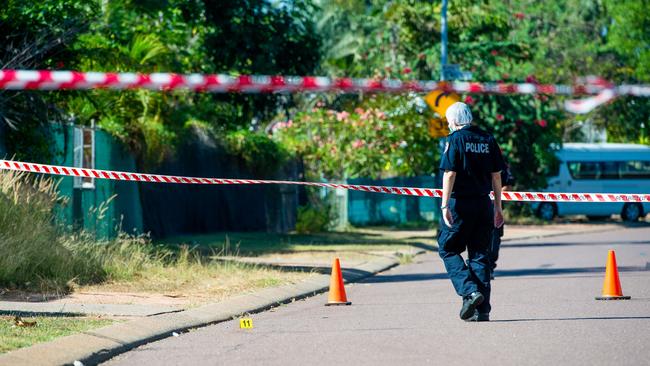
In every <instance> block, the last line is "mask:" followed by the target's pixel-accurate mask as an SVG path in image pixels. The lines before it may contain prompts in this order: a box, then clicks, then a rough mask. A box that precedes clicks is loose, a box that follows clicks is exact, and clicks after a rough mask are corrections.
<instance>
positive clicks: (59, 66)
mask: <svg viewBox="0 0 650 366" xmlns="http://www.w3.org/2000/svg"><path fill="white" fill-rule="evenodd" d="M56 67H57V68H59V69H62V68H64V67H65V64H64V63H63V61H59V62H57V63H56Z"/></svg>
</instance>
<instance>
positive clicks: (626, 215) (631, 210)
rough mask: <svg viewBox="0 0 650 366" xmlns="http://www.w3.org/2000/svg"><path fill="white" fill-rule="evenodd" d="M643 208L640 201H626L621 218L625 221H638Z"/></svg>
mask: <svg viewBox="0 0 650 366" xmlns="http://www.w3.org/2000/svg"><path fill="white" fill-rule="evenodd" d="M641 213H642V209H641V205H639V204H638V203H626V204H625V205H624V206H623V211H621V218H622V219H623V220H625V221H631V222H634V221H638V220H639V218H640V217H641Z"/></svg>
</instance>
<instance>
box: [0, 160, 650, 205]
mask: <svg viewBox="0 0 650 366" xmlns="http://www.w3.org/2000/svg"><path fill="white" fill-rule="evenodd" d="M0 169H5V170H15V171H21V172H30V173H42V174H51V175H63V176H70V177H86V178H97V179H111V180H122V181H132V182H149V183H178V184H214V185H242V184H243V185H248V184H293V185H303V186H315V187H326V188H341V189H350V190H355V191H363V192H375V193H388V194H397V195H401V196H417V197H442V190H441V189H432V188H414V187H387V186H367V185H355V184H342V183H320V182H297V181H285V180H259V179H233V178H204V177H185V176H175V175H160V174H144V173H131V172H119V171H112V170H99V169H85V168H72V167H65V166H59V165H47V164H35V163H25V162H20V161H13V160H0ZM491 198H494V197H493V196H492V195H491ZM501 198H502V199H503V200H505V201H528V202H533V201H537V202H541V201H543V202H650V193H648V194H645V193H644V194H628V193H548V192H503V193H502V195H501Z"/></svg>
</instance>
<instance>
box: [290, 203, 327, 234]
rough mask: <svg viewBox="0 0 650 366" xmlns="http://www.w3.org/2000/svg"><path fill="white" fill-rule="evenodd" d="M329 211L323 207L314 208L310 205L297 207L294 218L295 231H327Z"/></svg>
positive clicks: (305, 232)
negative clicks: (295, 217)
mask: <svg viewBox="0 0 650 366" xmlns="http://www.w3.org/2000/svg"><path fill="white" fill-rule="evenodd" d="M328 225H329V213H328V210H327V209H326V208H325V207H319V208H314V207H310V206H303V207H298V218H297V219H296V232H298V233H299V234H311V233H320V232H324V231H327V228H328Z"/></svg>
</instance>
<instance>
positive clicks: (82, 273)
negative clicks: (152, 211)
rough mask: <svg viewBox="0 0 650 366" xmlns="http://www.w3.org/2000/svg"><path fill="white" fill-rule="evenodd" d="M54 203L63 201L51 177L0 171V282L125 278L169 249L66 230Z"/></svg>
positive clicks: (68, 283) (12, 285)
mask: <svg viewBox="0 0 650 366" xmlns="http://www.w3.org/2000/svg"><path fill="white" fill-rule="evenodd" d="M57 204H65V201H64V199H63V198H62V197H60V196H59V195H58V192H57V186H56V183H55V182H54V181H53V180H52V179H50V178H46V177H34V176H33V175H27V174H24V173H18V172H13V171H0V287H4V288H8V289H26V290H37V291H41V292H50V291H53V292H67V291H69V290H71V288H72V287H74V285H84V284H94V283H100V282H104V281H110V280H129V279H131V278H133V277H134V276H137V275H138V273H139V272H140V271H142V270H143V268H145V267H147V266H150V265H151V264H152V263H156V264H159V263H162V262H165V261H167V257H169V255H170V254H169V252H168V251H159V250H155V249H154V248H153V247H152V245H151V242H150V240H149V239H148V238H147V237H145V236H131V235H127V234H120V235H119V236H118V237H117V238H116V239H112V240H101V241H97V240H96V239H95V238H94V237H93V235H91V234H90V233H87V232H83V231H81V232H70V231H66V230H65V229H64V228H63V226H62V225H61V224H60V223H57V222H56V219H55V213H54V212H55V211H54V210H55V207H56V205H57Z"/></svg>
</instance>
